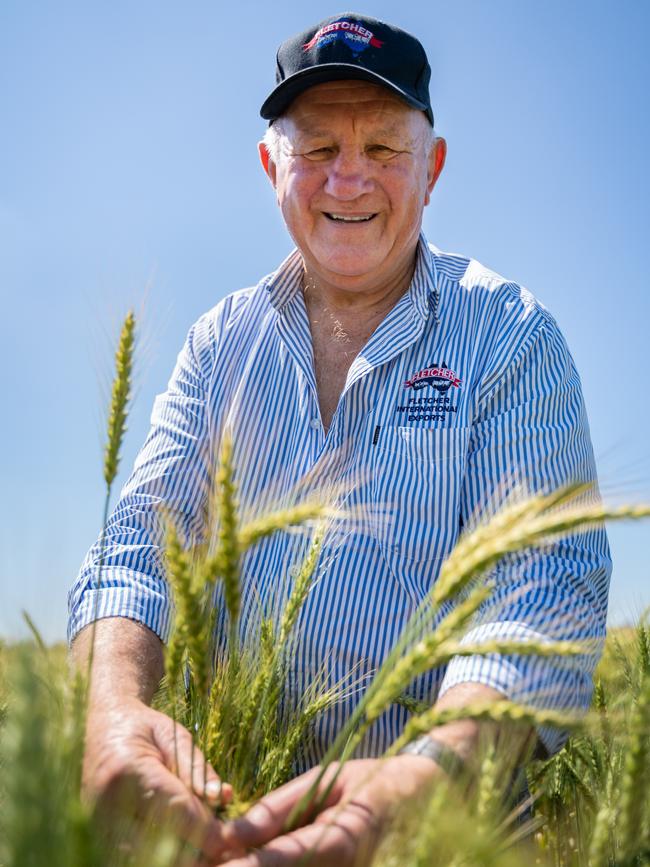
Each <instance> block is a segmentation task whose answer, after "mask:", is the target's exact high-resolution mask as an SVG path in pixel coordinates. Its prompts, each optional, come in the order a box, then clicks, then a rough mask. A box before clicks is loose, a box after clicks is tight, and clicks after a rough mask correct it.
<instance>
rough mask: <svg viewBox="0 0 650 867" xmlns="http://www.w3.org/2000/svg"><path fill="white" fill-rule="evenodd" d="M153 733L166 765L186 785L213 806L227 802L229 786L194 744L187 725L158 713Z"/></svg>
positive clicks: (230, 790) (230, 795) (228, 801)
mask: <svg viewBox="0 0 650 867" xmlns="http://www.w3.org/2000/svg"><path fill="white" fill-rule="evenodd" d="M153 734H154V738H155V742H156V746H157V747H158V749H159V750H160V753H161V755H162V757H163V760H164V762H165V766H166V767H167V768H169V770H170V771H172V773H175V774H176V775H177V776H178V778H179V779H180V780H181V781H182V782H183V783H184V784H185V786H187V788H188V789H190V790H191V791H193V792H194V793H195V794H197V795H198V796H199V797H200V798H204V799H205V800H207V801H208V803H209V804H210V805H211V806H213V807H216V806H218V805H220V804H221V805H223V804H228V803H230V801H231V800H232V796H233V791H232V786H231V785H230V784H229V783H224V782H222V780H221V779H220V778H219V775H218V774H217V773H216V771H215V770H214V768H213V767H212V766H211V765H210V764H209V763H208V762H207V761H206V759H205V757H204V755H203V753H202V752H201V750H200V749H199V748H198V747H197V746H196V745H195V743H194V741H193V740H192V736H191V735H190V733H189V732H188V731H187V729H185V728H183V726H182V725H180V724H179V723H175V722H174V721H173V720H171V719H169V718H168V717H164V716H162V715H161V718H160V720H159V722H158V724H157V725H156V726H155V727H154V730H153Z"/></svg>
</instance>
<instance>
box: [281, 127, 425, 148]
mask: <svg viewBox="0 0 650 867" xmlns="http://www.w3.org/2000/svg"><path fill="white" fill-rule="evenodd" d="M297 134H298V137H302V136H312V137H313V138H328V136H331V135H332V131H331V130H327V129H320V128H319V127H316V126H314V127H310V126H304V127H302V128H299V129H298V130H297ZM372 138H375V139H377V138H388V139H392V138H397V139H399V140H400V142H403V143H404V144H406V145H408V146H411V145H413V144H415V139H413V138H411V136H409V135H405V134H404V133H401V132H400V131H399V130H397V129H396V128H395V127H390V126H387V127H383V128H382V129H377V130H375V131H374V132H373V133H372Z"/></svg>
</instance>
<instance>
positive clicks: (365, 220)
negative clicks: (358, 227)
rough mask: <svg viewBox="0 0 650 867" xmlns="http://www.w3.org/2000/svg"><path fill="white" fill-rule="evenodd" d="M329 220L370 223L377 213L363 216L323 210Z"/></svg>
mask: <svg viewBox="0 0 650 867" xmlns="http://www.w3.org/2000/svg"><path fill="white" fill-rule="evenodd" d="M323 213H324V214H325V216H326V217H327V219H328V220H332V221H333V222H335V223H369V222H370V220H374V218H375V217H376V216H377V214H364V215H362V216H353V215H352V214H333V213H329V212H328V211H323Z"/></svg>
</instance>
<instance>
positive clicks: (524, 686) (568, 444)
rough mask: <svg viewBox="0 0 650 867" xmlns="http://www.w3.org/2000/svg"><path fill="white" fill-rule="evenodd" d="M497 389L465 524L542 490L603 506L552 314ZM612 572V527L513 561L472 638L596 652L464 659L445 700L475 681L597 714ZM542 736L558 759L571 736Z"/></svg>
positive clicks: (475, 459) (483, 425) (481, 434)
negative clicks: (579, 486)
mask: <svg viewBox="0 0 650 867" xmlns="http://www.w3.org/2000/svg"><path fill="white" fill-rule="evenodd" d="M495 379H496V382H495ZM491 382H492V384H491V385H490V387H489V388H488V389H486V392H485V393H484V394H483V395H480V396H479V402H478V411H477V413H476V416H475V420H474V424H473V425H472V430H471V434H470V444H469V450H468V462H467V470H466V474H465V477H464V484H463V494H462V507H461V517H462V521H463V524H464V525H465V527H467V528H471V526H472V525H473V524H475V523H476V521H477V520H479V519H480V517H481V515H483V516H485V515H486V512H487V514H488V515H489V513H490V512H491V511H493V510H494V509H496V508H499V507H500V506H502V505H503V500H504V498H505V496H506V495H507V493H508V491H510V492H512V490H513V489H515V488H516V489H518V490H522V489H523V490H524V491H525V492H526V493H527V494H531V493H533V492H539V491H547V492H548V491H551V490H555V489H557V488H558V487H561V486H563V485H566V484H569V483H572V482H577V481H584V482H593V488H592V490H591V491H590V492H589V493H587V494H585V495H584V500H586V501H588V500H591V501H595V500H597V499H598V496H599V494H598V490H597V483H596V470H595V464H594V457H593V451H592V446H591V441H590V437H589V429H588V423H587V418H586V413H585V407H584V402H583V398H582V391H581V386H580V379H579V377H578V374H577V372H576V369H575V365H574V363H573V359H572V358H571V355H570V353H569V351H568V348H567V346H566V343H565V341H564V339H563V337H562V335H561V333H560V331H559V329H558V327H557V325H556V324H555V322H554V321H553V319H552V318H551V317H550V315H547V314H546V313H544V314H541V315H540V322H539V324H538V325H537V326H536V327H535V328H532V329H529V330H528V333H527V336H526V339H525V340H524V341H523V344H522V345H521V346H520V347H519V348H518V350H517V351H516V352H514V353H512V354H511V357H510V360H509V363H508V364H507V366H505V367H504V368H503V369H502V371H501V372H500V375H499V376H497V377H493V378H492V379H491ZM610 573H611V560H610V555H609V548H608V544H607V538H606V535H605V530H604V527H603V526H596V527H592V528H589V529H587V530H584V531H581V532H576V533H572V534H571V535H568V536H565V537H563V538H562V539H561V540H560V541H555V542H552V543H548V544H546V545H544V546H542V547H540V548H538V549H536V550H534V551H528V552H525V553H518V554H514V555H510V556H509V557H507V558H504V560H502V561H501V563H500V564H499V566H498V567H497V570H496V574H495V575H494V576H493V578H494V580H495V590H494V593H493V597H492V598H491V600H490V601H489V602H488V603H486V605H485V606H484V608H483V609H482V610H481V611H480V613H479V614H480V616H479V619H478V621H477V625H476V626H475V627H474V628H473V629H472V630H471V631H470V632H468V634H467V635H466V636H465V637H464V641H465V642H467V643H469V642H471V643H475V642H481V641H490V640H494V639H496V638H501V639H505V638H507V639H516V640H529V641H536V642H539V641H548V640H571V641H584V642H586V643H587V645H586V646H587V647H588V651H587V652H585V654H582V655H580V656H577V657H557V656H556V657H551V658H541V657H539V656H537V657H536V656H522V655H518V656H517V655H513V656H498V655H488V656H470V657H456V658H455V659H452V660H451V662H450V664H449V666H448V668H447V671H446V673H445V677H444V679H443V682H442V685H441V689H440V695H442V694H443V693H444V692H446V691H447V690H448V689H450V688H451V687H452V686H455V685H456V684H459V683H468V682H473V683H481V684H485V685H487V686H491V687H493V688H494V689H497V690H499V691H501V692H502V693H503V694H504V695H505V696H506V697H508V698H509V699H511V700H513V701H518V702H521V703H524V704H527V705H530V706H533V707H539V708H545V709H556V710H562V711H565V712H576V711H577V712H580V711H584V710H586V709H587V708H588V706H589V703H590V699H591V694H592V688H593V683H592V675H593V670H594V668H595V665H596V663H597V661H598V659H599V657H600V654H601V652H602V644H603V641H604V636H605V622H606V614H607V593H608V585H609V577H610ZM538 734H539V737H540V739H541V740H542V742H543V744H544V746H545V747H546V748H547V750H548V751H549V753H551V754H552V753H554V752H556V751H557V750H558V749H559V748H560V747H561V745H562V743H563V741H564V740H565V739H566V733H564V732H562V731H558V730H555V729H550V728H548V729H547V728H540V729H539V732H538Z"/></svg>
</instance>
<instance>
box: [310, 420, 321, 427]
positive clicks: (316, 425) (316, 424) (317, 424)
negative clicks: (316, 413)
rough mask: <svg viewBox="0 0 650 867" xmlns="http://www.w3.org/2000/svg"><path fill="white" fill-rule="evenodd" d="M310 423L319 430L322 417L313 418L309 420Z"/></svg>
mask: <svg viewBox="0 0 650 867" xmlns="http://www.w3.org/2000/svg"><path fill="white" fill-rule="evenodd" d="M309 424H310V425H311V426H312V427H313V429H314V430H318V428H319V427H320V419H318V418H313V419H312V420H311V421H310V422H309Z"/></svg>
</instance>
